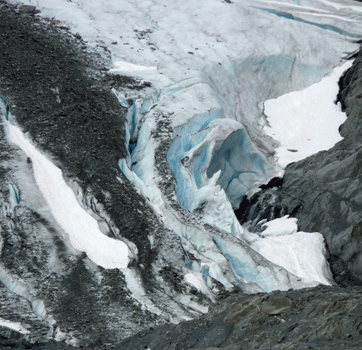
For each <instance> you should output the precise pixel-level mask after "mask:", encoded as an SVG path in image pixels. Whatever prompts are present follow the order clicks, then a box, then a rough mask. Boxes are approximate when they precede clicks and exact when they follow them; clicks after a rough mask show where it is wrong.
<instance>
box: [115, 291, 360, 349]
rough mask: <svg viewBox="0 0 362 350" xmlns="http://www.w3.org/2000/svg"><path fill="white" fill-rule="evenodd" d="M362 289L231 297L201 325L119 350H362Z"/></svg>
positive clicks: (142, 337) (149, 335)
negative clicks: (145, 347) (143, 349)
mask: <svg viewBox="0 0 362 350" xmlns="http://www.w3.org/2000/svg"><path fill="white" fill-rule="evenodd" d="M361 325H362V290H361V288H356V287H355V288H346V289H342V288H337V287H333V288H329V287H318V288H314V289H304V290H300V291H289V292H283V293H281V292H273V293H270V294H258V295H254V296H247V295H243V294H237V295H235V296H230V297H228V298H227V299H225V300H224V301H222V302H220V303H219V304H218V305H216V306H214V307H213V308H212V309H211V310H210V311H209V313H208V314H207V315H205V316H203V317H201V318H200V319H199V320H197V321H190V322H186V323H181V324H179V325H177V326H163V327H160V328H157V329H154V330H150V331H148V332H143V333H141V334H138V335H137V336H135V337H132V338H130V339H127V340H125V341H123V342H122V343H121V344H120V345H119V346H117V347H116V348H117V349H122V350H131V349H132V350H133V349H142V348H143V346H144V345H145V344H148V346H149V347H150V348H151V349H189V350H191V349H192V350H201V349H202V350H211V349H224V350H234V349H243V350H244V349H245V350H249V349H250V350H252V349H265V350H270V349H280V350H282V349H283V350H284V349H298V350H300V349H308V350H309V349H325V350H332V349H333V350H337V349H338V350H340V349H360V348H361V344H362V326H361Z"/></svg>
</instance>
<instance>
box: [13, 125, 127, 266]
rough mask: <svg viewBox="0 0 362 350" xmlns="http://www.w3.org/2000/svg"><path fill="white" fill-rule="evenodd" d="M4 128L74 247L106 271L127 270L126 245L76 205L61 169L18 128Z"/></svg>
mask: <svg viewBox="0 0 362 350" xmlns="http://www.w3.org/2000/svg"><path fill="white" fill-rule="evenodd" d="M7 128H8V136H9V137H10V139H11V141H12V142H13V143H15V144H16V145H18V146H19V147H20V148H21V149H22V150H23V151H24V152H25V153H26V155H27V156H28V157H29V158H31V160H32V164H33V170H34V175H35V180H36V183H37V185H38V186H39V189H40V191H41V193H42V194H43V196H44V197H45V199H46V201H47V203H48V205H49V208H50V210H51V212H52V214H53V216H54V218H55V219H56V221H57V222H58V224H59V225H60V226H61V227H62V228H63V230H64V231H65V233H67V234H68V235H69V238H70V241H71V243H72V245H73V246H74V248H76V249H78V250H79V251H82V252H86V253H87V255H88V257H89V259H91V260H92V261H93V262H94V263H96V264H98V265H100V266H102V267H104V268H106V269H113V268H126V267H127V265H128V262H129V258H128V247H127V245H126V244H125V243H123V242H121V241H119V240H116V239H112V238H109V237H107V236H106V235H104V234H103V233H102V232H101V231H100V229H99V227H98V223H97V220H96V219H94V218H93V217H92V216H91V215H90V214H88V213H87V212H86V211H85V210H84V209H83V208H82V207H81V206H80V204H79V203H78V201H77V199H76V196H75V194H74V192H73V191H72V189H71V188H70V187H68V185H67V184H66V182H65V181H64V179H63V175H62V172H61V170H60V169H59V168H57V167H56V166H55V165H54V164H53V163H52V162H51V161H50V160H49V159H47V158H46V157H45V156H44V155H43V154H42V153H41V152H39V151H38V150H37V149H36V148H35V147H34V146H33V145H32V144H31V142H30V141H29V140H28V139H27V138H26V137H25V135H24V134H23V133H22V132H21V130H20V129H19V128H18V127H16V126H14V125H12V124H11V123H10V122H8V123H7Z"/></svg>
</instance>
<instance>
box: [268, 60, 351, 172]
mask: <svg viewBox="0 0 362 350" xmlns="http://www.w3.org/2000/svg"><path fill="white" fill-rule="evenodd" d="M352 63H353V62H352V61H348V62H346V63H344V64H343V65H342V66H339V67H336V68H335V69H334V70H333V72H332V73H331V74H330V75H329V76H327V77H325V78H323V79H322V80H321V81H320V82H319V83H316V84H313V85H311V86H309V87H308V88H306V89H304V90H302V91H293V92H291V93H289V94H286V95H283V96H280V97H278V98H277V99H272V100H268V101H266V102H265V103H264V107H265V110H264V113H265V115H266V117H267V120H268V123H269V126H264V131H265V132H266V134H267V135H269V136H271V137H273V138H274V139H276V140H278V141H279V142H280V146H279V147H278V148H277V149H276V158H277V159H278V164H279V165H280V166H281V167H282V168H285V167H286V166H287V165H288V164H290V163H292V162H296V161H298V160H301V159H304V158H306V157H309V156H310V155H312V154H314V153H317V152H319V151H322V150H327V149H330V148H332V147H333V146H334V145H335V144H336V143H337V142H338V141H340V140H342V137H341V135H340V134H339V132H338V128H339V126H340V125H341V124H342V123H343V122H344V121H345V120H346V118H347V117H346V114H345V113H344V112H341V110H340V106H339V105H336V104H335V103H334V101H335V99H336V96H337V94H338V89H339V87H338V80H339V78H340V76H341V75H342V74H343V72H344V71H345V70H347V69H348V68H349V67H351V65H352Z"/></svg>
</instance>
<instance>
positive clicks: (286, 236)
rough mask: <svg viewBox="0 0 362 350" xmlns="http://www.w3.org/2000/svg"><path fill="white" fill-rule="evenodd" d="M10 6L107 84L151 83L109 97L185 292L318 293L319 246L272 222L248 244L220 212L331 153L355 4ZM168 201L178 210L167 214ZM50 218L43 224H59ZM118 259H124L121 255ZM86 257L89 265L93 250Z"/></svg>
mask: <svg viewBox="0 0 362 350" xmlns="http://www.w3.org/2000/svg"><path fill="white" fill-rule="evenodd" d="M14 2H16V1H14ZM22 3H24V4H29V5H35V6H37V7H38V8H39V9H40V10H41V11H42V13H41V14H40V15H44V16H47V17H50V18H54V19H56V20H59V21H61V24H62V25H64V23H65V24H66V25H67V26H68V27H69V30H70V31H71V32H72V33H73V34H76V33H79V34H80V35H81V36H82V37H83V39H84V40H85V41H87V43H88V45H89V46H90V47H91V48H93V49H96V50H98V51H99V52H102V53H104V54H105V55H108V56H109V58H110V66H109V67H108V68H109V69H110V72H112V73H114V74H122V75H128V76H132V77H136V78H139V79H141V80H144V81H148V82H151V83H152V87H151V88H148V89H145V90H144V91H138V92H135V91H128V90H124V91H114V93H115V94H116V96H117V97H118V99H119V101H120V103H121V104H122V105H123V106H125V107H127V108H128V114H127V120H128V140H129V141H130V142H131V143H130V147H129V149H130V153H129V155H128V158H127V159H125V160H124V159H122V160H120V163H119V164H120V168H121V169H122V171H123V173H124V174H125V175H126V176H127V177H128V179H129V180H130V181H132V182H133V183H134V184H135V185H136V187H137V188H138V189H139V191H140V193H142V194H143V195H144V196H145V198H147V200H148V201H149V204H150V206H152V208H153V209H154V211H155V213H156V214H157V215H158V216H159V218H160V221H162V222H163V223H164V225H165V226H166V227H168V228H170V229H171V230H172V231H173V232H174V233H175V234H176V235H178V236H179V237H180V239H181V242H182V244H183V247H184V249H185V251H186V252H187V253H188V252H190V253H192V254H193V255H194V256H196V257H197V258H198V259H199V261H200V263H192V264H191V263H190V264H189V266H187V269H185V281H186V282H187V283H189V284H192V285H194V286H196V288H198V289H199V290H201V291H203V292H204V293H206V291H205V286H207V287H209V284H208V282H209V278H210V277H212V278H215V279H216V280H218V281H219V282H220V283H222V284H223V285H224V286H225V287H227V288H229V287H231V286H232V284H233V283H234V284H237V283H239V284H242V286H243V288H244V290H246V291H248V292H255V291H260V290H265V291H271V290H274V289H288V288H290V287H293V288H301V287H304V286H310V285H315V284H318V283H324V284H329V283H331V281H332V277H331V273H330V271H329V269H328V266H327V263H326V260H325V257H324V246H323V241H322V239H321V235H320V234H318V233H304V232H296V231H297V228H296V223H295V222H294V221H293V219H287V218H284V219H282V220H280V221H277V222H276V223H274V224H271V223H269V224H267V226H268V228H267V229H266V231H264V233H263V232H262V233H261V235H256V234H254V233H251V232H248V231H247V230H246V229H245V228H243V227H241V226H240V224H239V222H238V221H237V219H236V217H235V215H234V212H233V208H234V209H235V208H237V207H238V206H239V204H240V201H241V200H242V198H243V197H244V195H245V194H246V193H249V192H250V191H251V190H253V189H254V188H255V187H256V183H259V184H260V183H262V182H265V181H267V180H268V179H270V178H271V177H273V176H275V174H277V173H278V172H279V171H280V169H281V167H283V166H285V165H286V164H288V163H289V162H291V161H295V160H296V159H301V158H300V157H305V156H307V155H310V154H312V153H313V152H317V151H319V150H321V149H327V148H329V147H332V146H333V145H334V143H335V142H337V141H338V139H339V136H338V126H339V124H340V123H342V122H343V118H344V116H343V114H341V113H339V112H337V111H336V108H335V107H334V106H333V101H334V99H335V95H336V81H337V80H338V77H339V76H340V75H341V74H342V71H343V70H344V69H346V68H347V66H348V64H350V63H346V64H345V65H343V63H344V62H345V60H344V59H345V58H346V57H348V56H349V55H351V54H352V53H353V52H354V51H355V50H357V48H358V44H356V39H359V38H360V36H361V33H362V23H361V21H360V13H361V11H362V5H360V4H359V3H358V2H355V1H352V0H344V1H332V0H331V1H327V0H325V1H318V0H315V1H308V0H299V1H293V0H280V1H266V0H255V1H249V0H233V1H232V2H228V1H222V0H207V1H195V0H174V1H171V2H170V1H165V0H152V1H150V0H132V1H131V0H97V1H95V0H72V1H68V0H52V1H49V0H24V1H22ZM104 47H106V49H107V50H108V51H107V53H105V51H104ZM335 67H337V68H335ZM129 99H132V100H133V103H132V104H129V103H128V102H127V101H129ZM266 101H268V102H266ZM322 102H323V104H322ZM324 103H325V104H324ZM300 104H302V105H303V106H301V105H300ZM264 105H265V114H266V116H267V120H266V119H265V117H264V115H263V112H264ZM302 107H303V108H302ZM304 107H310V109H309V110H306V109H305V108H304ZM317 108H318V109H317ZM327 108H328V109H327ZM325 111H327V112H328V113H330V116H331V118H332V119H333V123H328V130H327V129H326V127H325V124H322V122H323V121H325V120H326V115H327V114H324V112H325ZM312 112H313V113H312ZM267 122H268V123H269V126H270V127H271V128H268V125H267ZM312 122H313V123H315V124H312ZM288 123H289V124H288ZM290 124H292V125H290ZM306 125H307V126H308V128H306ZM293 127H294V129H293ZM306 129H307V131H310V132H313V133H312V134H311V133H308V132H306ZM327 131H328V133H327ZM16 132H17V131H16V129H14V133H16ZM270 136H271V137H270ZM17 137H18V138H19V140H21V137H22V136H21V135H20V134H19V135H18V136H17ZM309 138H310V139H311V140H309ZM305 140H306V141H305ZM171 141H172V142H171ZM19 142H20V141H19ZM21 142H24V141H21ZM163 144H171V146H170V147H169V148H168V151H167V155H166V154H165V155H164V156H165V157H167V162H168V165H169V167H170V169H171V170H172V173H173V176H174V177H175V179H176V181H177V186H176V194H175V195H173V197H172V196H171V197H172V198H170V196H166V194H165V193H166V192H167V191H168V188H166V187H165V186H164V181H163V180H164V179H163V178H164V176H166V175H165V174H161V173H160V172H158V170H157V169H156V166H155V162H156V161H157V160H156V150H157V148H158V147H159V146H160V145H163ZM23 147H24V151H27V152H29V151H28V149H29V146H28V145H27V146H23ZM275 149H276V156H275V154H274V153H275ZM288 149H289V150H288ZM290 150H292V151H290ZM294 150H297V151H298V152H294ZM32 152H33V151H32ZM34 152H35V151H34ZM34 154H35V153H34ZM33 156H34V155H33ZM34 157H35V158H36V159H39V157H38V155H36V156H34ZM51 176H53V175H51ZM54 176H55V175H54ZM42 181H43V180H41V181H40V182H39V186H42V185H41V182H42ZM59 190H60V191H63V190H64V188H62V189H59ZM54 196H56V194H55V193H54ZM172 201H177V203H178V204H179V205H180V207H181V208H182V209H183V210H184V211H182V210H176V209H174V206H171V202H172ZM58 210H59V211H60V210H61V208H60V207H59V208H54V215H55V216H56V215H62V214H61V211H60V214H58V213H57V212H58ZM206 224H209V225H213V229H211V228H208V227H209V226H207V225H206ZM64 225H67V224H64ZM272 228H273V229H272ZM69 229H70V230H73V227H71V228H69ZM271 231H273V233H270V232H271ZM77 232H78V231H77ZM74 234H75V237H77V236H76V232H75V233H74ZM74 239H75V238H74ZM94 239H95V240H97V239H98V238H96V236H94ZM102 241H103V238H102ZM150 242H152V239H150ZM246 242H248V243H246ZM77 244H80V243H77ZM105 247H106V246H104V249H106V248H105ZM82 249H85V248H82ZM107 249H108V248H107ZM119 249H120V250H122V252H124V253H123V257H124V258H125V257H126V256H127V254H126V248H125V247H124V246H123V245H120V247H119ZM102 251H103V248H102ZM112 254H113V253H112ZM114 254H115V253H114ZM93 255H94V259H96V257H97V256H98V253H97V251H94V253H93ZM109 255H111V253H109ZM115 255H116V254H115ZM118 258H119V257H118ZM99 259H100V261H101V262H103V263H104V264H105V265H106V266H116V265H118V264H119V265H122V266H123V267H124V266H126V264H127V262H126V260H122V261H118V260H117V259H116V257H114V260H112V261H107V262H105V260H104V258H101V257H100V258H99ZM192 276H193V277H192ZM201 276H202V277H201ZM201 278H202V279H203V281H204V283H205V285H204V284H203V283H202V282H201ZM206 294H207V293H206ZM186 303H187V302H186Z"/></svg>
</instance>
